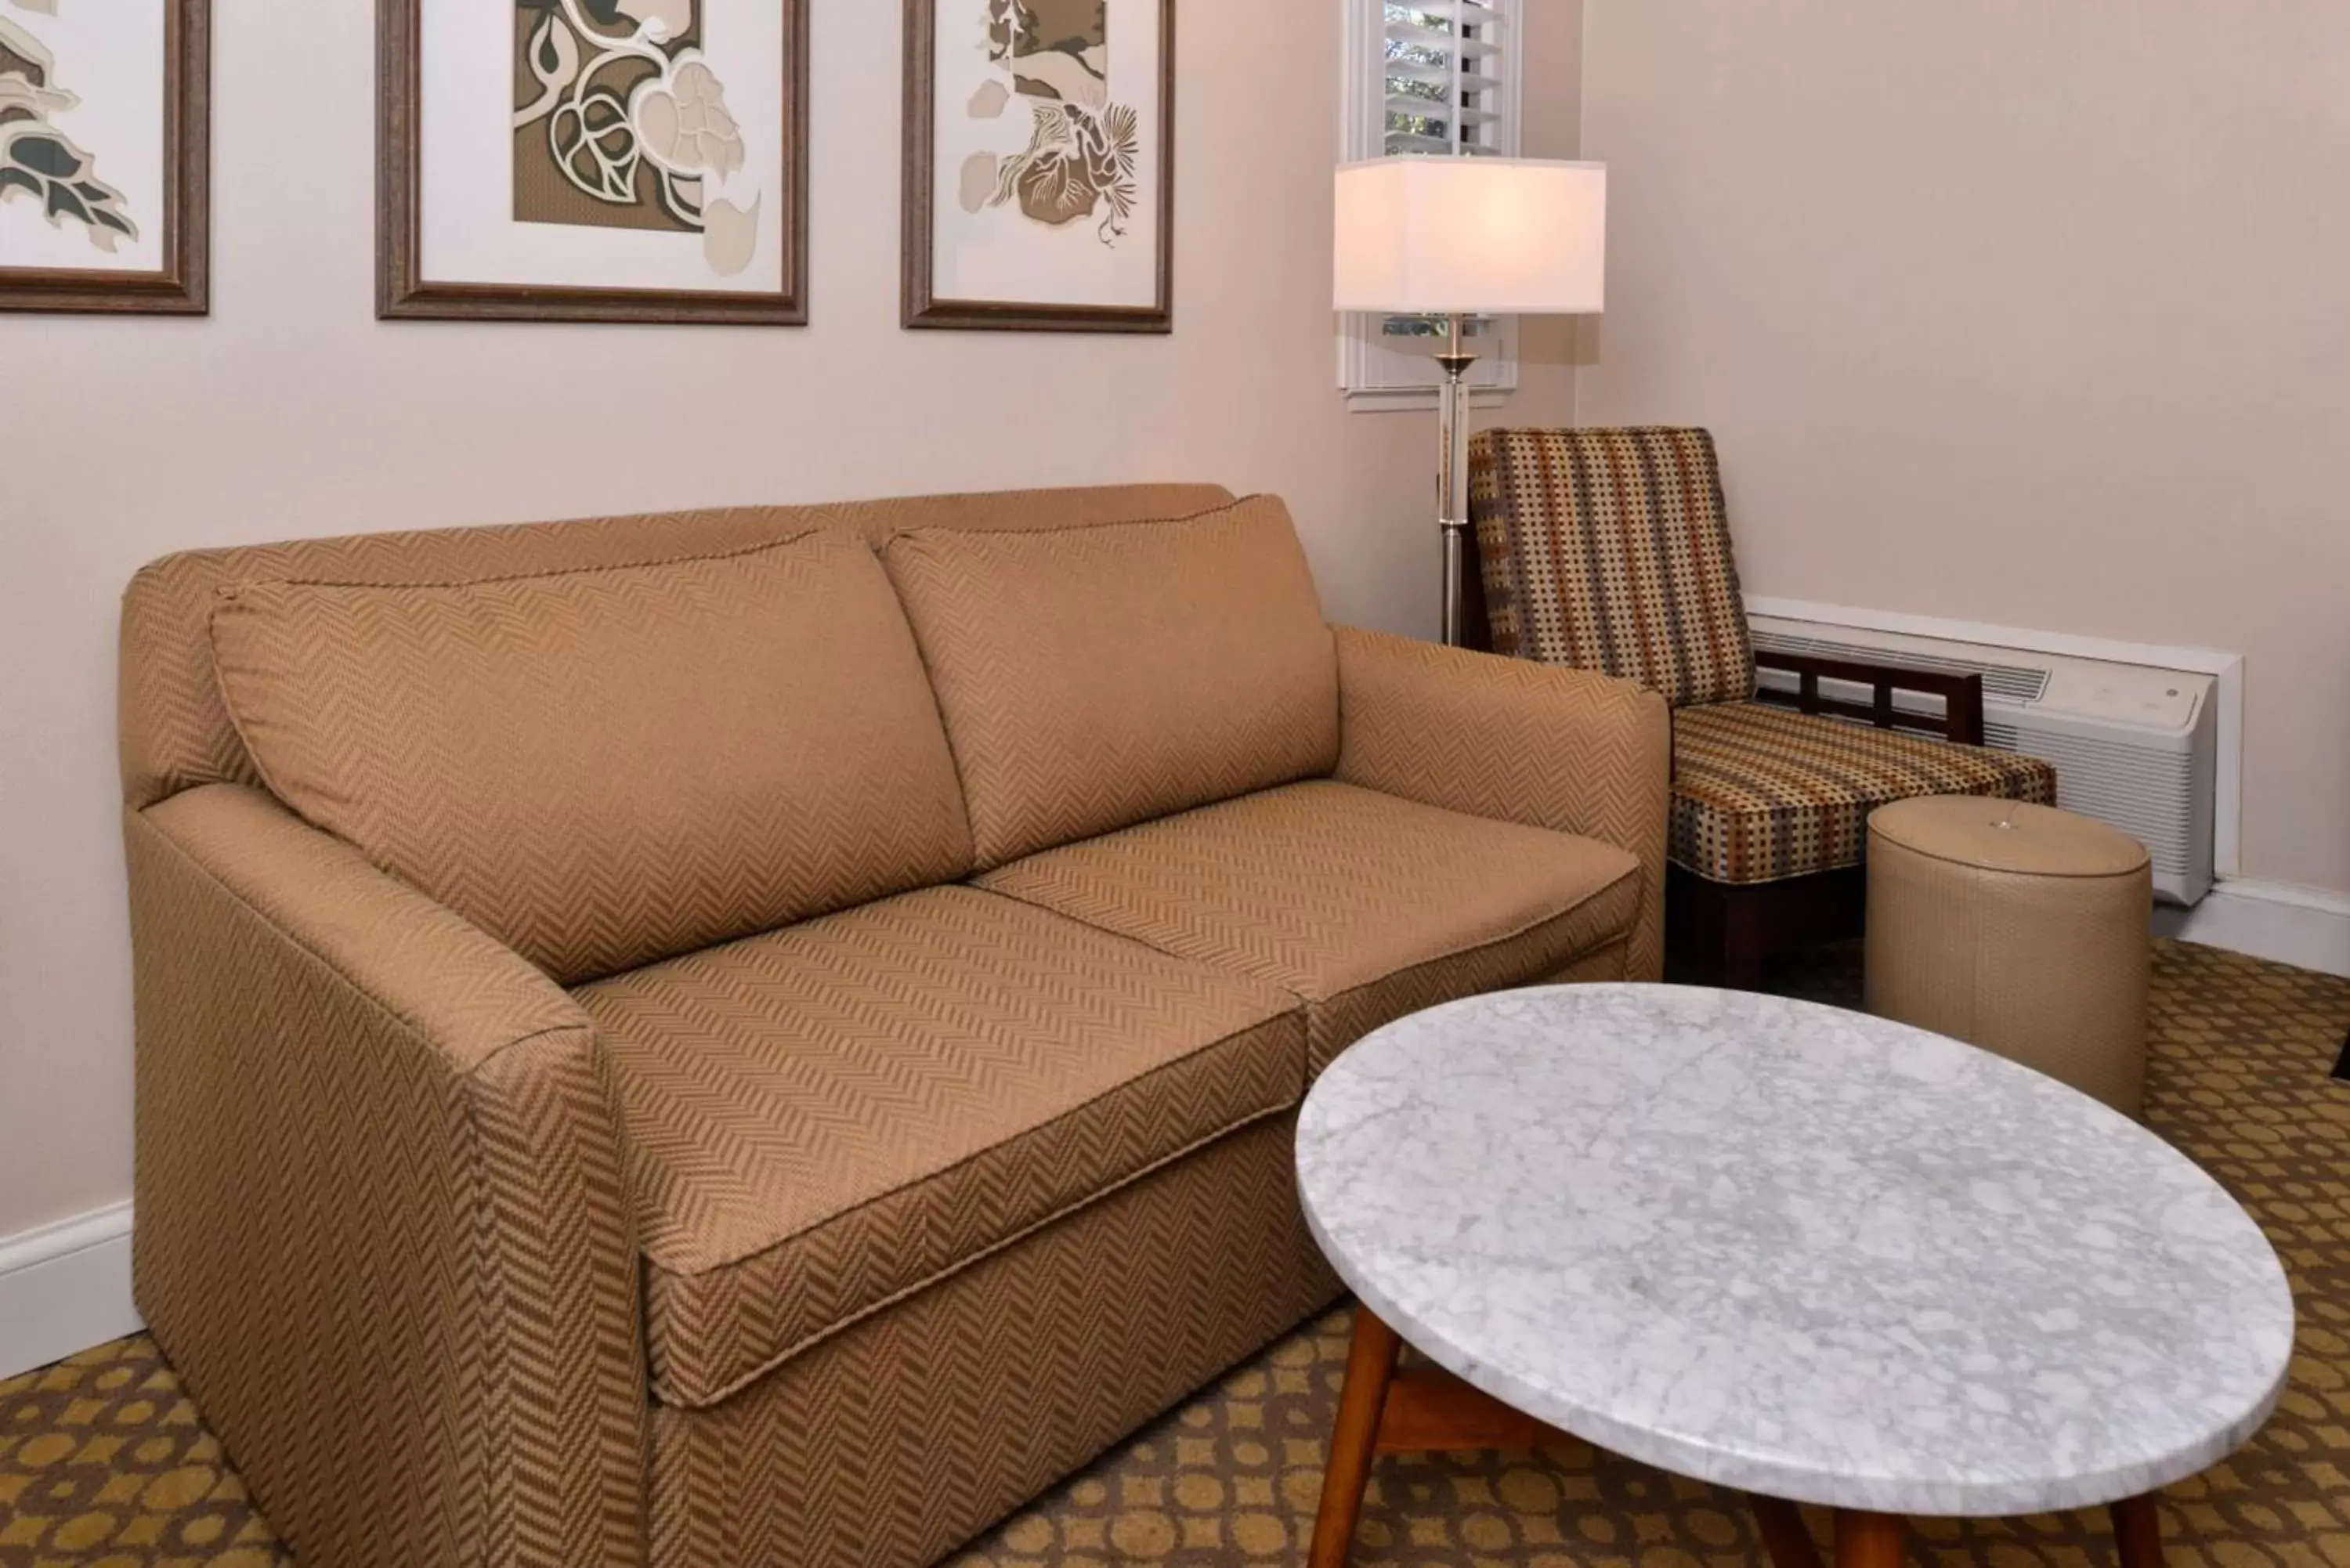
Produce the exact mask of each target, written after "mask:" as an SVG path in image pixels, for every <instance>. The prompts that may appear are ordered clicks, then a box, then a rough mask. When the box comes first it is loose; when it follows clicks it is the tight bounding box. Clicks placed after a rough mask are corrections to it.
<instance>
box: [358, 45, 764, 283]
mask: <svg viewBox="0 0 2350 1568" xmlns="http://www.w3.org/2000/svg"><path fill="white" fill-rule="evenodd" d="M469 3H471V4H480V5H496V6H498V7H499V8H501V9H502V10H504V11H505V12H506V13H507V14H508V15H509V16H511V14H512V10H511V8H512V7H513V6H514V5H515V0H469ZM757 3H759V4H761V5H772V6H774V7H775V8H776V10H777V12H778V14H779V15H780V18H781V31H782V39H783V57H782V59H781V60H780V61H779V62H778V65H777V68H778V70H779V72H780V78H779V80H780V84H781V87H780V99H781V105H782V112H781V115H780V119H779V124H780V132H779V134H780V136H781V140H782V147H781V158H780V167H779V170H778V171H777V174H778V178H779V181H780V183H781V186H782V190H781V192H779V193H778V194H779V196H780V202H779V205H780V209H781V220H782V222H781V229H780V243H779V248H778V254H779V257H780V260H781V264H782V265H781V282H780V286H779V287H777V288H775V289H773V290H767V289H761V290H756V291H753V290H737V289H719V288H699V289H698V288H678V287H660V286H652V287H648V286H633V285H628V284H620V283H615V284H613V285H610V286H581V285H577V284H560V283H535V282H513V281H502V282H469V281H462V280H454V279H433V278H429V277H427V276H426V275H424V240H423V229H424V216H425V214H424V207H425V189H424V171H423V153H422V146H423V142H422V133H423V118H424V109H423V105H424V96H425V95H424V86H425V83H424V70H425V61H424V58H423V52H424V51H423V6H424V0H378V3H377V18H376V20H377V150H376V156H377V171H376V190H377V208H378V211H377V221H376V222H377V233H376V315H377V317H379V318H380V319H383V320H448V321H461V320H462V321H601V322H630V323H653V324H672V325H675V324H700V325H718V326H734V327H800V326H805V325H806V322H807V319H808V289H807V275H808V237H807V234H808V224H807V213H808V195H807V191H808V9H809V4H810V0H757ZM763 196H764V192H763ZM515 226H516V227H523V226H525V225H523V224H521V223H517V224H516V225H515Z"/></svg>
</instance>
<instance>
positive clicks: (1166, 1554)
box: [0, 944, 2350, 1568]
mask: <svg viewBox="0 0 2350 1568" xmlns="http://www.w3.org/2000/svg"><path fill="white" fill-rule="evenodd" d="M1779 979H1780V982H1781V987H1782V988H1783V989H1785V990H1788V991H1791V992H1795V993H1797V994H1802V995H1807V996H1813V997H1816V998H1819V999H1820V1000H1823V1001H1828V1002H1844V1003H1847V1004H1849V1003H1851V1002H1855V1001H1856V992H1857V981H1858V970H1857V964H1856V959H1855V956H1854V955H1853V953H1852V952H1851V951H1849V950H1845V951H1839V952H1833V953H1830V954H1827V955H1825V956H1824V957H1823V958H1822V959H1821V960H1820V961H1817V962H1815V963H1814V964H1811V965H1809V966H1807V967H1806V968H1805V969H1804V970H1803V971H1799V972H1791V973H1788V974H1784V975H1782V976H1781V977H1779ZM2345 1022H2350V981H2340V980H2334V979H2331V978H2329V977H2326V976H2324V975H2317V974H2311V973H2308V972H2306V971H2298V970H2290V969H2284V968H2282V967H2280V966H2277V965H2273V964H2264V963H2260V962H2258V961H2253V960H2250V959H2244V958H2239V957H2237V956H2235V955H2233V954H2230V953H2223V952H2220V951H2217V950H2212V949H2209V948H2196V947H2187V946H2177V945H2170V944H2165V945H2163V946H2162V947H2161V948H2159V949H2158V955H2157V960H2156V973H2155V992H2154V1032H2153V1054H2152V1060H2151V1063H2150V1065H2149V1071H2148V1076H2147V1119H2148V1120H2149V1121H2150V1122H2151V1123H2152V1124H2153V1126H2154V1127H2156V1128H2157V1129H2158V1131H2160V1132H2161V1133H2163V1134H2164V1135H2165V1136H2166V1137H2168V1138H2170V1139H2171V1141H2172V1142H2174V1143H2176V1144H2177V1145H2178V1147H2181V1148H2183V1149H2185V1150H2186V1151H2187V1152H2189V1154H2191V1155H2193V1156H2194V1157H2195V1158H2197V1159H2199V1160H2200V1161H2201V1162H2202V1163H2203V1165H2204V1166H2205V1167H2206V1168H2209V1169H2210V1171H2211V1172H2212V1173H2213V1174H2214V1175H2215V1176H2217V1177H2218V1178H2219V1179H2220V1180H2221V1181H2222V1182H2224V1183H2226V1184H2227V1186H2228V1187H2229V1189H2230V1190H2232V1191H2233V1192H2234V1193H2235V1194H2236V1195H2237V1196H2238V1197H2239V1198H2241V1199H2242V1200H2243V1201H2244V1203H2245V1205H2246V1206H2247V1207H2248V1208H2250V1209H2251V1211H2252V1213H2253V1214H2254V1215H2255V1216H2256V1217H2257V1218H2258V1219H2259V1220H2260V1221H2261V1222H2262V1225H2263V1226H2264V1227H2265V1228H2266V1230H2267V1231H2268V1234H2269V1236H2270V1238H2271V1239H2272V1241H2274V1242H2275V1243H2276V1246H2277V1249H2278V1251H2280V1252H2281V1253H2282V1255H2283V1258H2284V1261H2285V1264H2286V1267H2287V1269H2288V1270H2289V1271H2290V1272H2291V1273H2292V1275H2293V1288H2294V1295H2295V1299H2296V1300H2297V1302H2298V1303H2299V1305H2300V1310H2301V1330H2300V1354H2299V1355H2298V1356H2297V1357H2296V1359H2295V1361H2294V1364H2293V1386H2292V1387H2291V1388H2290V1389H2289V1390H2288V1391H2287V1393H2286V1395H2285V1397H2284V1400H2283V1402H2282V1405H2281V1407H2279V1410H2278V1413H2277V1416H2276V1417H2275V1419H2273V1420H2272V1422H2271V1423H2270V1424H2269V1426H2268V1428H2267V1429H2266V1430H2265V1431H2263V1432H2262V1434H2261V1435H2260V1437H2259V1438H2256V1439H2255V1440H2254V1441H2253V1443H2252V1444H2251V1446H2250V1447H2249V1448H2247V1449H2244V1450H2243V1452H2241V1454H2239V1455H2238V1456H2237V1457H2236V1458H2235V1459H2233V1460H2231V1461H2230V1462H2229V1463H2226V1464H2223V1465H2220V1466H2219V1467H2218V1468H2216V1469H2212V1470H2210V1471H2208V1472H2206V1473H2205V1474H2203V1475H2201V1476H2199V1477H2197V1478H2196V1479H2195V1480H2191V1481H2189V1482H2185V1483H2182V1484H2180V1485H2178V1486H2175V1487H2173V1488H2171V1489H2170V1490H2168V1492H2166V1493H2165V1494H2164V1506H2163V1510H2162V1512H2163V1523H2164V1529H2165V1532H2166V1535H2167V1537H2168V1544H2169V1548H2170V1562H2171V1563H2173V1564H2177V1565H2178V1568H2269V1565H2274V1568H2350V1085H2344V1084H2337V1083H2334V1082H2333V1081H2332V1080H2331V1079H2330V1078H2329V1077H2328V1076H2327V1074H2328V1073H2329V1071H2330V1070H2331V1069H2332V1067H2333V1065H2334V1056H2335V1054H2336V1052H2337V1051H2338V1050H2339V1049H2340V1047H2341V1044H2342V1035H2343V1028H2344V1025H2345ZM1346 1335H1347V1316H1346V1314H1344V1313H1343V1312H1339V1313H1333V1314H1330V1315H1329V1316H1327V1317H1326V1318H1324V1319H1323V1320H1322V1321H1320V1322H1318V1323H1316V1324H1313V1325H1311V1326H1310V1327H1308V1328H1307V1329H1305V1330H1304V1331H1302V1332H1300V1333H1299V1334H1295V1335H1294V1336H1292V1337H1291V1338H1289V1339H1288V1340H1286V1341H1284V1343H1282V1344H1281V1345H1277V1346H1275V1347H1274V1349H1273V1350H1271V1351H1269V1352H1268V1353H1267V1354H1266V1355H1263V1356H1262V1357H1261V1358H1259V1359H1258V1360H1257V1361H1255V1362H1254V1363H1253V1364H1251V1365H1250V1366H1246V1367H1244V1368H1243V1369H1241V1370H1239V1371H1237V1372H1235V1373H1233V1374H1232V1375H1231V1376H1228V1377H1226V1378H1225V1379H1224V1380H1223V1382H1222V1384H1221V1385H1219V1386H1217V1387H1215V1388H1213V1389H1211V1390H1210V1391H1208V1392H1207V1393H1205V1394H1203V1395H1201V1397H1199V1398H1198V1399H1197V1400H1195V1401H1194V1402H1193V1403H1191V1405H1189V1406H1187V1407H1184V1408H1183V1409H1181V1410H1180V1411H1178V1412H1176V1413H1175V1414H1174V1415H1172V1416H1170V1417H1168V1418H1167V1419H1165V1420H1163V1421H1161V1422H1159V1424H1158V1425H1157V1426H1156V1427H1154V1428H1151V1429H1149V1430H1148V1431H1146V1432H1144V1433H1143V1434H1141V1435H1140V1436H1139V1437H1138V1438H1136V1439H1135V1440H1134V1441H1133V1442H1132V1443H1131V1444H1129V1445H1128V1447H1127V1448H1126V1449H1123V1450H1121V1451H1120V1452H1118V1453H1116V1454H1113V1455H1112V1456H1110V1457H1109V1458H1107V1459H1104V1460H1103V1461H1102V1462H1101V1463H1099V1464H1097V1465H1096V1466H1095V1467H1093V1468H1092V1469H1089V1470H1087V1471H1086V1472H1085V1473H1084V1474H1082V1475H1079V1476H1077V1477H1076V1478H1074V1479H1072V1480H1070V1481H1068V1482H1066V1484H1064V1485H1063V1486H1062V1487H1060V1488H1059V1489H1058V1490H1055V1491H1054V1492H1052V1493H1051V1494H1049V1495H1047V1496H1045V1497H1044V1498H1041V1499H1039V1500H1038V1501H1036V1502H1035V1504H1034V1505H1033V1506H1032V1507H1031V1508H1030V1509H1028V1510H1027V1511H1024V1512H1023V1513H1021V1514H1020V1515H1018V1516H1017V1517H1015V1518H1014V1519H1012V1520H1010V1521H1007V1522H1006V1523H1004V1524H1003V1526H1001V1527H1000V1528H999V1529H997V1530H996V1531H994V1532H992V1533H991V1534H989V1535H988V1536H986V1537H984V1538H983V1539H982V1540H981V1541H979V1542H974V1543H973V1544H972V1547H971V1548H970V1549H969V1550H968V1551H967V1552H965V1553H964V1554H963V1555H962V1557H960V1558H958V1559H956V1561H955V1568H1107V1565H1108V1564H1113V1563H1164V1564H1169V1565H1170V1568H1243V1565H1252V1564H1275V1563H1278V1564H1292V1563H1298V1562H1300V1561H1302V1559H1303V1554H1304V1550H1305V1538H1306V1534H1307V1532H1308V1529H1309V1528H1310V1522H1311V1520H1312V1517H1313V1510H1314V1504H1315V1498H1316V1496H1317V1494H1318V1491H1319V1489H1320V1486H1321V1468H1320V1467H1321V1462H1322V1444H1323V1439H1324V1437H1325V1436H1326V1432H1327V1430H1328V1427H1329V1421H1330V1417H1331V1413H1332V1410H1333V1409H1334V1408H1335V1407H1336V1400H1337V1389H1338V1383H1339V1376H1340V1373H1341V1370H1342V1369H1343V1367H1344V1366H1345V1361H1346V1344H1347V1339H1346ZM1824 1523H1825V1521H1821V1520H1814V1529H1815V1530H1820V1529H1821V1527H1822V1526H1823V1525H1824ZM1823 1540H1825V1533H1824V1532H1823ZM2112 1548H2113V1542H2112V1536H2111V1532H2110V1531H2109V1530H2108V1529H2107V1527H2106V1521H2105V1517H2104V1515H2103V1513H2102V1512H2096V1513H2084V1514H2066V1515H2058V1516H2050V1517H2044V1518H2031V1519H2020V1520H2003V1521H1981V1522H1972V1521H1970V1522H1965V1523H1959V1522H1953V1521H1925V1522H1923V1523H1921V1525H1920V1527H1919V1529H1918V1535H1917V1537H1916V1538H1915V1540H1914V1541H1913V1543H1912V1546H1911V1560H1912V1561H1913V1562H1924V1563H1933V1564H1936V1565H1937V1568H1959V1565H1960V1564H1973V1563H1982V1564H1988V1565H1989V1568H2088V1565H2091V1564H2095V1565H2096V1568H2103V1565H2104V1564H2106V1563H2110V1562H2111V1561H2112V1560H2113V1559H2112ZM288 1561H289V1559H288V1558H287V1557H286V1555H285V1554H284V1552H282V1551H280V1550H279V1549H278V1548H277V1547H276V1543H275V1541H274V1538H273V1537H272V1536H271V1534H270V1532H269V1529H268V1526H267V1525H266V1523H265V1522H264V1521H263V1520H262V1519H261V1518H260V1516H259V1515H258V1514H257V1513H256V1512H255V1510H254V1508H253V1505H252V1503H251V1501H250V1500H249V1499H248V1498H247V1497H246V1495H245V1492H244V1487H243V1485H242V1483H240V1482H239V1481H238V1480H237V1478H236V1475H235V1473H234V1470H233V1469H230V1468H229V1466H228V1464H227V1461H226V1460H225V1459H224V1456H223V1455H222V1452H221V1449H220V1445H219V1443H218V1442H217V1441H215V1440H214V1439H213V1437H212V1436H211V1434H210V1433H208V1432H207V1431H205V1430H204V1428H203V1420H202V1417H200V1416H199V1415H198V1413H197V1412H196V1410H195V1408H194V1407H192V1405H191V1404H190V1403H189V1402H188V1400H187V1399H186V1398H185V1397H182V1394H181V1393H180V1390H179V1386H178V1383H177V1380H176V1379H175V1378H174V1376H172V1370H171V1368H170V1367H169V1366H166V1365H164V1363H163V1362H162V1360H161V1357H160V1356H159V1355H157V1353H156V1350H155V1347H154V1345H153V1344H152V1343H151V1341H149V1340H146V1339H144V1338H134V1339H129V1340H124V1341H121V1342H120V1343H118V1344H115V1345H106V1346H103V1347H101V1348H100V1349H98V1350H94V1351H91V1352H89V1353H88V1354H86V1355H79V1356H77V1357H75V1358H74V1359H72V1360H71V1361H68V1362H65V1363H63V1364H61V1365H59V1366H54V1367H51V1368H49V1369H47V1370H46V1371H43V1372H36V1373H33V1374H30V1375H28V1376H23V1377H18V1378H14V1379H11V1380H9V1381H6V1382H0V1568H36V1565H47V1564H68V1563H74V1564H105V1565H107V1568H160V1565H162V1564H171V1565H172V1568H271V1565H273V1564H281V1563H286V1562H288ZM1355 1561H1356V1563H1357V1564H1358V1565H1360V1568H1568V1565H1569V1564H1573V1565H1575V1568H1635V1565H1637V1568H1729V1565H1731V1564H1733V1563H1737V1564H1746V1563H1756V1562H1759V1561H1761V1547H1760V1544H1759V1542H1758V1541H1757V1539H1756V1537H1755V1534H1754V1532H1753V1528H1752V1524H1751V1523H1750V1522H1749V1521H1748V1519H1747V1517H1746V1515H1745V1512H1744V1511H1743V1510H1742V1509H1741V1508H1740V1507H1739V1506H1737V1504H1736V1502H1735V1501H1734V1500H1731V1499H1730V1498H1728V1497H1726V1496H1725V1495H1724V1494H1721V1493H1720V1492H1717V1491H1715V1490H1712V1489H1711V1488H1709V1487H1705V1486H1702V1485H1700V1484H1697V1483H1695V1482H1690V1481H1686V1480H1679V1479H1678V1478H1675V1477H1670V1476H1667V1475H1664V1474H1661V1473H1660V1472H1659V1471H1656V1470H1652V1469H1646V1468H1645V1467H1642V1466H1639V1465H1636V1464H1632V1463H1630V1462H1628V1461H1625V1460H1620V1459H1612V1458H1609V1457H1607V1456H1604V1455H1600V1454H1597V1453H1595V1452H1593V1451H1592V1450H1590V1449H1583V1448H1577V1449H1568V1450H1564V1451H1560V1452H1555V1453H1544V1454H1539V1455H1536V1454H1525V1453H1501V1454H1482V1455H1458V1456H1446V1457H1442V1458H1435V1459H1387V1460H1382V1461H1381V1462H1380V1465H1379V1467H1378V1470H1377V1471H1376V1472H1375V1479H1374V1480H1373V1482H1372V1494H1371V1498H1370V1501H1368V1503H1367V1505H1366V1507H1365V1510H1364V1516H1363V1526H1362V1532H1361V1534H1360V1536H1359V1538H1358V1544H1357V1552H1356V1555H1355ZM313 1568H318V1565H313Z"/></svg>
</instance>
